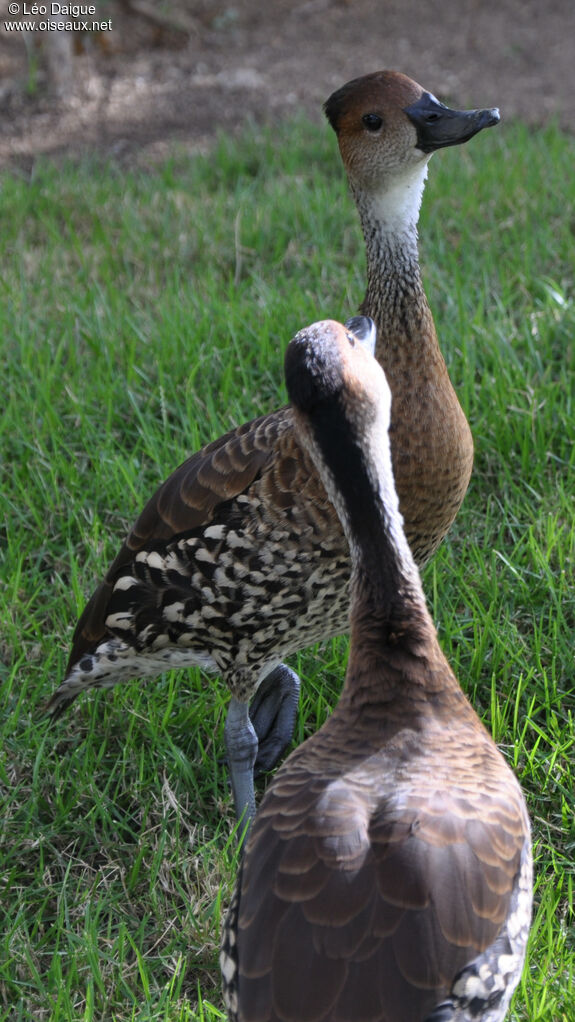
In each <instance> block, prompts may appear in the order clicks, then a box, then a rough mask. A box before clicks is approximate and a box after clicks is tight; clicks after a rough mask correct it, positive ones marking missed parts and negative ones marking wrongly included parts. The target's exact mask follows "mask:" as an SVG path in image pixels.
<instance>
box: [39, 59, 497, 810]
mask: <svg viewBox="0 0 575 1022" xmlns="http://www.w3.org/2000/svg"><path fill="white" fill-rule="evenodd" d="M325 109H326V114H327V116H328V119H329V121H330V123H331V125H332V126H333V128H334V130H335V132H336V134H337V137H338V142H339V146H340V150H341V154H342V158H343V161H344V165H345V168H346V171H347V174H348V178H349V181H350V185H351V189H352V192H353V195H354V198H355V200H356V203H357V206H358V210H359V214H360V217H361V222H362V226H363V230H364V234H365V239H366V249H367V277H368V284H367V291H366V296H365V299H364V302H363V305H362V309H363V311H364V312H365V313H367V314H369V315H371V316H372V317H373V318H374V320H375V322H376V323H377V325H378V328H379V337H380V340H379V342H378V348H377V357H378V359H379V360H380V362H381V363H382V364H383V365H384V366H385V369H386V372H387V373H388V376H389V380H390V385H391V387H392V391H393V393H394V418H393V423H392V433H391V437H392V441H391V442H392V451H393V458H394V468H395V472H396V478H397V488H398V492H399V494H400V501H401V508H402V512H403V515H404V519H405V528H406V533H407V537H408V540H409V542H410V543H411V544H412V549H413V553H414V556H415V557H416V559H417V561H418V563H419V564H420V565H421V564H423V563H424V562H425V561H426V560H427V559H428V558H429V557H430V556H431V554H432V553H433V551H434V550H435V549H436V547H437V546H438V544H439V543H440V542H441V539H442V538H443V536H444V535H445V533H446V532H447V530H448V528H449V526H450V524H451V522H452V521H453V519H454V517H455V514H456V512H457V510H458V508H459V505H460V504H461V501H462V500H463V497H464V494H465V491H466V488H467V485H468V481H469V475H470V472H471V466H472V458H473V445H472V440H471V435H470V431H469V427H468V425H467V421H466V419H465V416H464V414H463V412H462V410H461V408H460V406H459V403H458V401H457V398H456V396H455V393H454V391H453V388H452V386H451V383H450V380H449V376H448V374H447V370H446V367H445V363H444V361H443V358H442V356H441V352H440V350H439V346H438V343H437V337H436V333H435V328H434V324H433V319H432V316H431V312H430V310H429V306H428V304H427V300H426V297H425V292H424V290H423V286H422V281H421V274H420V268H419V262H418V252H417V219H418V213H419V205H420V201H421V196H422V192H423V187H424V182H425V176H426V173H427V162H428V160H429V157H430V155H431V154H432V153H433V152H434V150H435V149H438V148H441V147H443V146H448V145H457V144H459V143H461V142H465V141H467V140H468V139H469V138H471V137H472V136H473V135H474V134H476V133H477V132H478V131H481V129H482V128H484V127H487V126H489V125H492V124H495V123H496V122H497V120H498V119H499V115H498V112H497V111H496V110H470V111H455V110H450V109H449V108H447V107H445V106H443V105H442V104H441V103H439V102H438V101H437V100H436V99H435V98H434V97H433V96H432V95H431V94H430V93H429V92H426V91H425V90H424V89H422V88H421V87H420V86H419V85H417V84H416V83H415V82H413V81H411V79H409V78H406V77H405V75H402V74H399V73H396V72H379V73H377V74H372V75H367V76H366V77H364V78H359V79H357V80H355V81H353V82H350V83H349V84H347V85H345V86H344V87H343V88H342V89H340V90H339V91H338V92H335V93H334V94H333V95H332V96H331V97H330V99H329V100H328V101H327V103H326V107H325ZM348 557H349V555H348V550H347V544H346V542H345V539H344V536H343V533H342V530H341V526H340V523H339V521H338V518H337V515H336V514H335V512H334V509H333V507H332V505H331V503H330V501H329V499H328V498H327V496H326V494H325V491H324V488H323V486H322V485H321V483H320V482H319V480H318V478H317V475H316V473H315V471H314V469H313V466H312V464H311V462H310V460H309V457H308V455H307V454H306V453H305V452H304V451H303V450H302V449H301V446H300V444H299V442H298V439H297V437H296V436H295V434H294V431H293V428H292V412H291V410H290V409H289V408H284V409H282V410H280V411H277V412H273V413H271V414H269V415H265V416H262V417H261V418H258V419H255V420H253V421H252V422H248V423H246V424H244V425H243V426H239V427H238V428H237V429H235V430H232V431H231V432H230V433H227V434H226V435H225V436H223V437H220V439H218V440H215V441H214V442H213V443H211V444H208V445H207V446H206V447H204V448H203V449H202V450H201V451H199V452H197V453H196V454H194V455H192V456H191V457H190V458H189V459H188V460H187V461H186V462H184V464H183V465H181V466H180V467H179V468H177V469H176V470H175V472H174V473H173V474H172V475H171V476H170V477H169V478H168V479H167V481H166V482H165V483H163V485H162V486H161V487H160V488H159V489H158V490H157V492H156V493H155V494H154V495H153V496H152V498H151V499H150V501H149V502H148V504H147V505H146V507H145V508H144V510H143V511H142V513H141V515H140V517H139V518H138V519H137V521H136V523H135V525H134V526H133V528H132V531H131V532H130V534H129V535H128V537H127V539H126V540H125V542H124V545H123V546H122V548H121V550H120V551H119V553H118V555H117V557H116V559H115V560H114V561H113V563H112V565H111V566H110V568H109V570H108V572H107V574H106V576H105V578H104V580H103V581H102V582H101V583H100V585H99V586H98V588H97V589H96V590H95V592H94V594H93V596H92V598H91V599H90V601H89V602H88V604H87V606H86V608H85V610H84V612H83V614H82V616H81V617H80V620H79V621H78V624H77V627H76V630H75V633H74V638H73V643H72V650H71V653H70V658H69V661H68V667H67V671H66V676H65V678H64V681H63V682H62V684H61V685H60V687H59V688H58V689H57V691H56V692H55V693H54V695H53V696H52V698H51V700H50V702H49V704H48V709H49V711H50V712H52V713H55V714H58V713H60V712H62V711H63V710H64V709H65V708H66V707H67V705H68V704H69V703H70V702H71V701H72V700H73V699H74V698H75V697H76V696H77V695H78V694H79V693H80V692H83V691H84V690H85V689H88V688H91V687H93V688H107V687H110V686H112V685H115V684H116V683H117V682H121V681H127V680H128V679H130V678H134V677H140V678H146V677H156V676H157V675H158V674H160V673H161V672H162V671H164V670H166V669H167V668H173V667H187V666H194V665H195V666H199V667H201V668H204V669H205V670H207V671H212V672H217V673H219V674H221V675H222V677H223V679H224V681H225V683H226V684H227V686H228V688H229V690H230V692H231V696H232V698H231V701H230V707H229V711H228V715H227V720H226V727H225V741H226V748H227V755H228V760H229V767H230V773H231V780H232V790H233V794H234V801H235V806H236V812H237V814H238V817H239V816H240V815H241V814H242V812H243V811H244V809H246V810H247V816H248V817H249V816H252V815H253V813H254V810H255V801H254V791H253V771H254V764H255V763H256V758H257V767H258V768H259V769H269V768H270V767H271V766H273V765H274V764H275V763H276V762H277V760H278V759H279V757H280V756H281V753H282V751H283V750H284V749H285V747H286V745H287V744H288V743H289V741H290V739H291V735H292V733H293V725H294V720H295V714H296V712H297V700H298V693H299V680H298V678H297V676H296V675H295V673H294V672H293V671H292V670H291V669H290V668H289V667H287V666H286V665H285V664H284V663H283V661H284V659H285V658H286V657H287V656H288V655H289V654H290V653H293V652H295V651H296V650H298V649H301V648H303V647H305V646H308V645H310V644H312V643H314V642H316V641H318V640H320V639H325V638H328V637H329V636H331V635H335V634H338V633H341V632H344V631H345V630H346V629H347V627H348V602H349V592H348V578H349V561H348ZM256 692H257V696H256V699H255V700H254V704H253V705H252V708H251V718H250V715H249V712H248V710H249V703H250V700H251V698H252V696H254V694H255V693H256ZM258 748H259V755H258Z"/></svg>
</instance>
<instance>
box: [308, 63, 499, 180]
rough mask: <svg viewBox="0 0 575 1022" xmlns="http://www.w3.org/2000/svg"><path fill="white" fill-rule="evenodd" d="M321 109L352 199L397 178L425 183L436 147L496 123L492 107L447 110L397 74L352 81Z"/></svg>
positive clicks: (462, 139) (378, 74)
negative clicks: (340, 160) (334, 139)
mask: <svg viewBox="0 0 575 1022" xmlns="http://www.w3.org/2000/svg"><path fill="white" fill-rule="evenodd" d="M324 111H325V114H326V117H327V119H328V121H329V123H330V124H331V126H332V128H333V129H334V131H335V133H336V135H337V140H338V144H339V148H340V152H341V156H342V159H343V162H344V165H345V168H346V171H347V175H348V178H349V181H350V184H351V187H352V190H353V192H354V194H356V196H357V194H358V193H363V194H364V195H365V194H366V193H369V192H376V191H377V192H381V191H382V190H385V188H386V187H393V185H394V184H396V183H397V182H398V180H399V179H404V180H409V178H410V177H413V178H414V179H420V180H421V181H424V180H425V166H426V164H427V162H428V160H429V158H430V156H431V155H432V153H434V152H435V150H436V149H442V148H445V147H446V146H453V145H460V144H461V143H463V142H467V141H468V140H469V139H470V138H472V137H473V135H476V134H477V133H478V132H479V131H482V130H483V128H487V127H490V126H491V125H493V124H497V122H498V121H499V111H498V110H497V108H495V107H493V108H491V109H488V110H451V109H450V108H449V107H447V106H445V105H444V104H443V103H440V102H439V100H438V99H436V98H435V96H433V95H432V94H431V93H430V92H427V91H426V90H425V89H423V88H422V87H421V85H418V84H417V82H414V81H413V80H412V79H411V78H408V77H407V76H406V75H404V74H401V73H400V72H399V71H376V72H374V73H373V74H369V75H364V76H363V77H362V78H354V79H353V80H352V81H350V82H348V83H347V84H346V85H344V86H342V88H340V89H338V90H337V91H336V92H334V93H333V94H332V95H331V96H330V97H329V99H328V100H327V102H326V103H325V104H324Z"/></svg>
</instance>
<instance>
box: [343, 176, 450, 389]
mask: <svg viewBox="0 0 575 1022" xmlns="http://www.w3.org/2000/svg"><path fill="white" fill-rule="evenodd" d="M426 177H427V164H426V163H425V164H422V165H419V166H418V167H417V168H415V169H414V170H413V171H412V172H411V175H408V176H407V177H401V178H400V179H398V180H396V181H394V182H391V183H387V185H386V187H385V189H383V190H381V191H375V192H366V191H365V190H362V191H359V190H357V189H354V187H353V183H352V191H353V193H354V198H355V202H356V205H357V208H358V212H359V217H360V221H361V227H362V231H363V235H364V239H365V247H366V256H367V289H366V293H365V298H364V300H363V304H362V306H361V312H362V313H363V314H364V315H366V316H370V317H371V318H372V319H373V320H374V321H375V324H376V326H377V331H378V341H377V348H376V356H377V358H378V361H380V362H381V364H382V365H383V366H384V367H385V368H386V371H389V370H391V369H392V368H393V366H394V365H398V364H404V363H405V362H406V361H409V360H411V359H413V358H415V357H417V359H418V363H419V364H421V360H422V359H423V360H425V358H426V356H427V355H428V354H429V356H430V357H432V358H435V357H437V354H438V352H439V348H438V344H437V336H436V333H435V327H434V323H433V317H432V315H431V311H430V309H429V305H428V302H427V297H426V295H425V291H424V288H423V281H422V278H421V269H420V264H419V249H418V234H417V223H418V220H419V211H420V207H421V200H422V196H423V189H424V186H425V180H426ZM391 353H393V359H391V358H390V357H389V356H390V354H391Z"/></svg>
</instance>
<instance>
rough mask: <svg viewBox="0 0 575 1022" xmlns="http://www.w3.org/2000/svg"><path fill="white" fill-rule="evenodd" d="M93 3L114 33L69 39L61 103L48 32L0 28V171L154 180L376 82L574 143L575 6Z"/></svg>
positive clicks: (555, 2) (517, 1)
mask: <svg viewBox="0 0 575 1022" xmlns="http://www.w3.org/2000/svg"><path fill="white" fill-rule="evenodd" d="M93 2H94V4H95V7H96V14H95V16H94V19H95V18H99V19H101V20H103V19H104V18H105V19H109V21H110V22H111V31H106V32H101V33H87V32H78V33H76V34H75V37H74V43H75V51H76V52H75V56H74V58H73V80H72V82H71V83H70V86H69V88H67V89H66V90H65V94H64V95H63V96H61V97H55V96H54V95H53V94H51V92H50V89H49V88H48V84H47V79H46V75H45V72H44V70H43V69H44V55H43V52H42V50H43V47H44V42H45V36H46V33H43V34H40V33H35V34H32V33H25V32H8V31H7V30H6V29H5V26H4V21H3V20H2V21H0V165H3V166H8V165H12V166H13V167H18V168H20V169H21V170H24V171H29V170H30V169H31V168H32V167H33V165H34V162H35V160H36V159H37V158H38V157H39V156H58V157H61V156H63V155H69V156H73V157H78V156H81V155H84V154H87V153H90V152H95V151H96V152H98V153H99V154H100V155H105V156H114V157H117V158H118V159H120V160H122V161H127V162H129V163H137V164H139V165H149V164H151V163H153V162H154V161H155V160H156V159H158V158H161V157H162V156H164V155H166V154H167V153H168V152H169V151H170V149H171V148H172V146H173V144H174V143H178V144H179V146H184V147H185V148H188V149H189V150H190V151H193V150H198V149H205V148H207V146H208V145H209V142H210V140H211V139H212V138H213V136H214V133H215V132H216V131H218V130H219V131H221V130H224V131H230V132H241V130H242V128H243V126H244V125H245V124H246V122H247V121H248V119H251V120H254V121H257V122H263V121H266V122H273V121H274V119H277V118H280V117H281V118H283V117H286V116H288V115H291V114H293V113H294V112H298V111H299V112H305V113H307V114H309V115H310V116H312V117H315V118H317V119H318V120H319V119H320V117H321V105H322V103H323V101H324V100H325V99H326V98H327V96H328V95H329V94H330V93H331V92H332V91H333V89H335V88H337V87H338V86H339V85H342V84H343V83H344V82H345V81H347V80H348V79H350V78H353V77H356V76H357V75H361V74H365V73H367V72H368V71H374V70H378V69H380V68H395V69H396V70H401V71H404V72H405V73H406V74H409V75H410V76H411V77H412V78H415V79H416V80H417V81H419V82H420V84H422V85H424V86H425V87H426V88H428V89H430V90H431V91H433V92H434V93H435V94H436V95H438V96H439V97H440V98H441V99H443V100H444V101H446V102H448V103H450V104H452V105H456V106H499V107H500V108H501V112H502V117H503V118H504V119H506V118H511V117H521V118H523V119H525V120H526V121H528V122H529V123H531V124H540V123H542V122H544V121H545V120H547V119H548V118H549V117H555V118H556V119H557V120H558V122H559V123H560V124H561V125H562V126H563V127H565V128H566V129H568V130H574V129H575V103H574V99H573V97H574V93H575V90H574V85H575V4H574V3H573V0H546V3H545V4H542V3H541V2H540V0H304V2H301V0H267V2H266V0H230V2H229V3H227V2H225V0H187V2H186V0H166V2H164V3H162V2H160V0H157V2H156V3H153V2H152V0H131V2H129V0H93ZM28 6H29V7H30V6H31V5H30V4H28ZM6 9H7V3H6V0H3V2H2V14H1V15H0V17H1V18H2V19H3V18H4V12H5V11H6ZM94 19H93V20H94ZM32 35H33V42H34V43H35V44H36V45H34V46H31V45H30V43H31V38H30V37H31V36H32ZM26 44H27V45H26Z"/></svg>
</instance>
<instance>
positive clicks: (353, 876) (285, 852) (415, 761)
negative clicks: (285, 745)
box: [220, 319, 533, 1022]
mask: <svg viewBox="0 0 575 1022" xmlns="http://www.w3.org/2000/svg"><path fill="white" fill-rule="evenodd" d="M374 341H375V326H374V324H373V321H372V320H369V319H367V320H366V325H365V326H364V327H363V328H361V325H357V324H356V326H355V328H354V330H353V332H351V331H350V330H349V329H348V328H347V327H346V326H343V325H342V324H340V323H337V322H334V321H331V320H326V321H323V322H319V323H315V324H313V325H312V326H311V327H309V328H307V329H304V330H302V331H300V332H299V333H298V334H297V335H296V336H295V337H294V339H293V340H292V341H291V342H290V344H289V346H288V348H287V352H286V358H285V373H286V381H287V388H288V394H289V397H290V400H291V403H292V408H293V416H294V428H295V430H296V432H297V435H298V436H299V439H300V442H301V443H302V446H304V447H305V449H306V450H307V452H308V454H309V455H310V456H311V458H312V460H313V462H314V465H315V467H316V471H317V472H318V474H319V476H320V478H321V479H322V482H323V484H324V486H325V488H326V490H327V492H328V493H329V495H330V497H331V499H332V500H333V503H334V505H335V507H336V508H337V513H338V515H339V517H340V519H341V523H342V528H343V530H344V532H345V534H346V537H347V540H348V544H349V549H350V558H351V608H350V645H349V658H348V664H347V671H346V675H345V682H344V686H343V690H342V693H341V696H340V698H339V700H338V702H337V705H336V706H335V709H334V710H333V712H332V714H331V716H330V717H328V719H327V720H326V722H325V723H324V724H323V725H322V727H321V728H320V729H319V731H317V732H316V733H315V734H313V735H312V736H311V737H309V738H308V739H307V740H306V741H304V742H303V743H302V744H301V745H299V746H298V747H297V748H296V749H295V750H294V751H293V752H291V753H290V755H289V756H288V758H287V759H286V760H285V762H284V763H283V764H282V766H280V768H279V769H278V771H277V773H276V774H275V775H274V777H273V778H272V780H271V782H270V784H269V786H268V788H267V791H266V792H265V795H264V797H263V800H262V802H261V805H260V807H259V809H258V812H257V814H256V817H255V820H254V821H253V823H252V827H251V830H250V832H249V835H248V837H247V841H246V843H245V845H244V848H243V857H242V859H241V862H240V867H239V875H238V880H237V884H236V888H235V891H234V894H233V897H232V900H231V904H230V908H229V911H228V913H227V916H226V918H225V921H224V925H223V929H222V932H223V936H222V948H221V955H220V964H221V972H222V982H223V992H224V1001H225V1004H226V1009H227V1013H228V1019H229V1022H280V1020H281V1022H336V1020H337V1022H351V1020H358V1019H362V1020H369V1022H501V1020H502V1019H503V1018H504V1017H505V1014H506V1012H507V1009H508V1006H509V1002H510V999H511V996H512V993H513V991H514V989H515V987H516V986H517V983H518V982H519V979H520V976H521V971H522V968H523V964H524V959H525V951H526V945H527V939H528V934H529V928H530V920H531V909H532V884H533V880H532V851H531V836H530V822H529V816H528V812H527V807H526V804H525V799H524V797H523V794H522V791H521V788H520V785H519V783H518V781H517V779H516V777H515V775H514V774H513V772H512V770H511V769H510V767H509V766H508V765H507V763H506V761H505V759H504V758H503V756H502V754H501V752H500V751H499V750H498V748H497V746H496V745H495V743H494V741H493V740H492V738H491V736H490V734H489V733H488V732H487V730H486V729H485V727H484V726H483V724H482V723H481V721H480V720H479V717H478V716H477V714H476V712H475V711H474V709H473V708H472V706H471V704H470V703H469V701H468V700H467V698H466V697H465V695H464V693H463V691H462V689H461V686H460V684H459V682H458V680H457V678H456V677H455V675H454V673H453V671H452V669H451V667H450V666H449V663H448V661H447V659H446V658H445V656H444V654H443V652H442V650H441V648H440V646H439V643H438V640H437V634H436V631H435V628H434V625H433V622H432V619H431V616H430V614H429V611H428V609H427V605H426V601H425V596H424V593H423V588H422V585H421V578H420V574H419V571H418V568H417V565H416V562H415V560H414V557H413V554H412V551H411V549H410V546H409V543H408V541H407V538H406V534H405V530H404V525H403V520H402V516H401V512H400V504H401V502H400V500H399V499H398V496H397V491H396V489H395V485H394V479H393V468H392V461H393V457H392V451H391V449H390V443H389V440H390V434H389V427H390V421H393V418H392V415H391V406H392V404H393V401H392V397H391V391H390V388H389V385H388V383H387V380H386V376H385V373H384V371H383V369H382V368H381V366H380V365H379V364H378V362H377V361H376V360H375V359H374V358H373V350H374Z"/></svg>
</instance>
